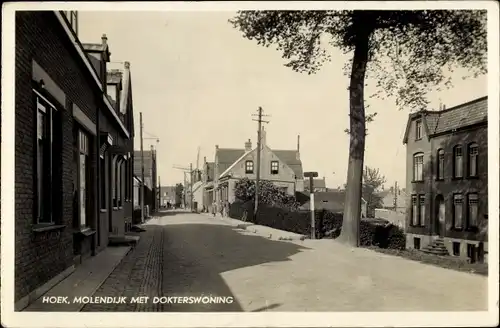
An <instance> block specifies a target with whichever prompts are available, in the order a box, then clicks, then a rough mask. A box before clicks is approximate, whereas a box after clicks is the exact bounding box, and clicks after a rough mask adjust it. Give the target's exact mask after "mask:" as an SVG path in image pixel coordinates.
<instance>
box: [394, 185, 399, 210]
mask: <svg viewBox="0 0 500 328" xmlns="http://www.w3.org/2000/svg"><path fill="white" fill-rule="evenodd" d="M397 210H398V182H397V181H396V182H395V183H394V212H396V211H397Z"/></svg>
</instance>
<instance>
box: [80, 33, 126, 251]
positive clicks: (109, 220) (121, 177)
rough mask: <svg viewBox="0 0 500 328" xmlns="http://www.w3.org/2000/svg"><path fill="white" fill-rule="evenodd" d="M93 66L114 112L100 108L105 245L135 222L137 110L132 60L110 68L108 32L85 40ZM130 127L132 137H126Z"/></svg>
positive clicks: (101, 219)
mask: <svg viewBox="0 0 500 328" xmlns="http://www.w3.org/2000/svg"><path fill="white" fill-rule="evenodd" d="M82 46H83V48H84V50H85V52H86V53H87V55H88V58H89V59H90V61H91V63H92V66H93V67H94V69H95V71H96V72H97V74H98V75H99V76H100V78H101V80H102V83H103V87H104V90H105V94H106V98H107V100H108V102H109V103H110V104H111V107H112V108H113V112H111V113H106V112H104V111H99V113H98V115H99V122H100V128H99V133H100V145H99V154H98V155H99V169H100V173H101V175H100V184H99V197H100V201H99V212H100V214H99V216H100V217H99V228H100V229H99V230H98V232H100V231H102V232H104V231H105V232H106V233H99V234H98V236H97V243H98V246H99V247H105V246H106V245H107V243H108V237H109V236H110V235H114V236H123V235H124V234H125V231H126V230H127V229H128V228H129V227H130V226H131V225H132V215H133V207H134V205H133V203H134V199H133V198H134V193H133V171H132V167H133V156H134V153H133V149H134V144H133V143H134V139H133V137H134V113H133V99H132V78H131V72H130V63H129V62H125V63H124V66H123V68H122V69H108V68H107V63H109V61H110V56H111V53H110V51H109V46H108V43H107V37H106V35H105V34H104V35H103V36H102V37H101V43H83V44H82ZM123 131H128V133H129V135H130V138H124V135H123Z"/></svg>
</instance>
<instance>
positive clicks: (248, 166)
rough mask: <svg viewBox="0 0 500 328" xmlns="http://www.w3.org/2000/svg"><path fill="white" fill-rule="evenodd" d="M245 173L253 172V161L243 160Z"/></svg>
mask: <svg viewBox="0 0 500 328" xmlns="http://www.w3.org/2000/svg"><path fill="white" fill-rule="evenodd" d="M245 173H246V174H253V161H246V162H245Z"/></svg>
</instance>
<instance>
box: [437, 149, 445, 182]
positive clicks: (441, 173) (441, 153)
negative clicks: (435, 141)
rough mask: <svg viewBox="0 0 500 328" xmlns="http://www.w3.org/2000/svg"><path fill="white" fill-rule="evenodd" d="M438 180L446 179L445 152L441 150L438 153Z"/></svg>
mask: <svg viewBox="0 0 500 328" xmlns="http://www.w3.org/2000/svg"><path fill="white" fill-rule="evenodd" d="M436 173H437V174H436V178H437V179H438V180H443V179H444V150H443V149H439V150H438V151H437V172H436Z"/></svg>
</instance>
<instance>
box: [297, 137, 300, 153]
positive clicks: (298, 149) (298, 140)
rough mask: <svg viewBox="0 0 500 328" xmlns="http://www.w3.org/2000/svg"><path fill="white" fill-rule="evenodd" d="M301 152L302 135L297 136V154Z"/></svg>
mask: <svg viewBox="0 0 500 328" xmlns="http://www.w3.org/2000/svg"><path fill="white" fill-rule="evenodd" d="M299 152H300V134H299V135H298V136H297V153H299Z"/></svg>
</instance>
